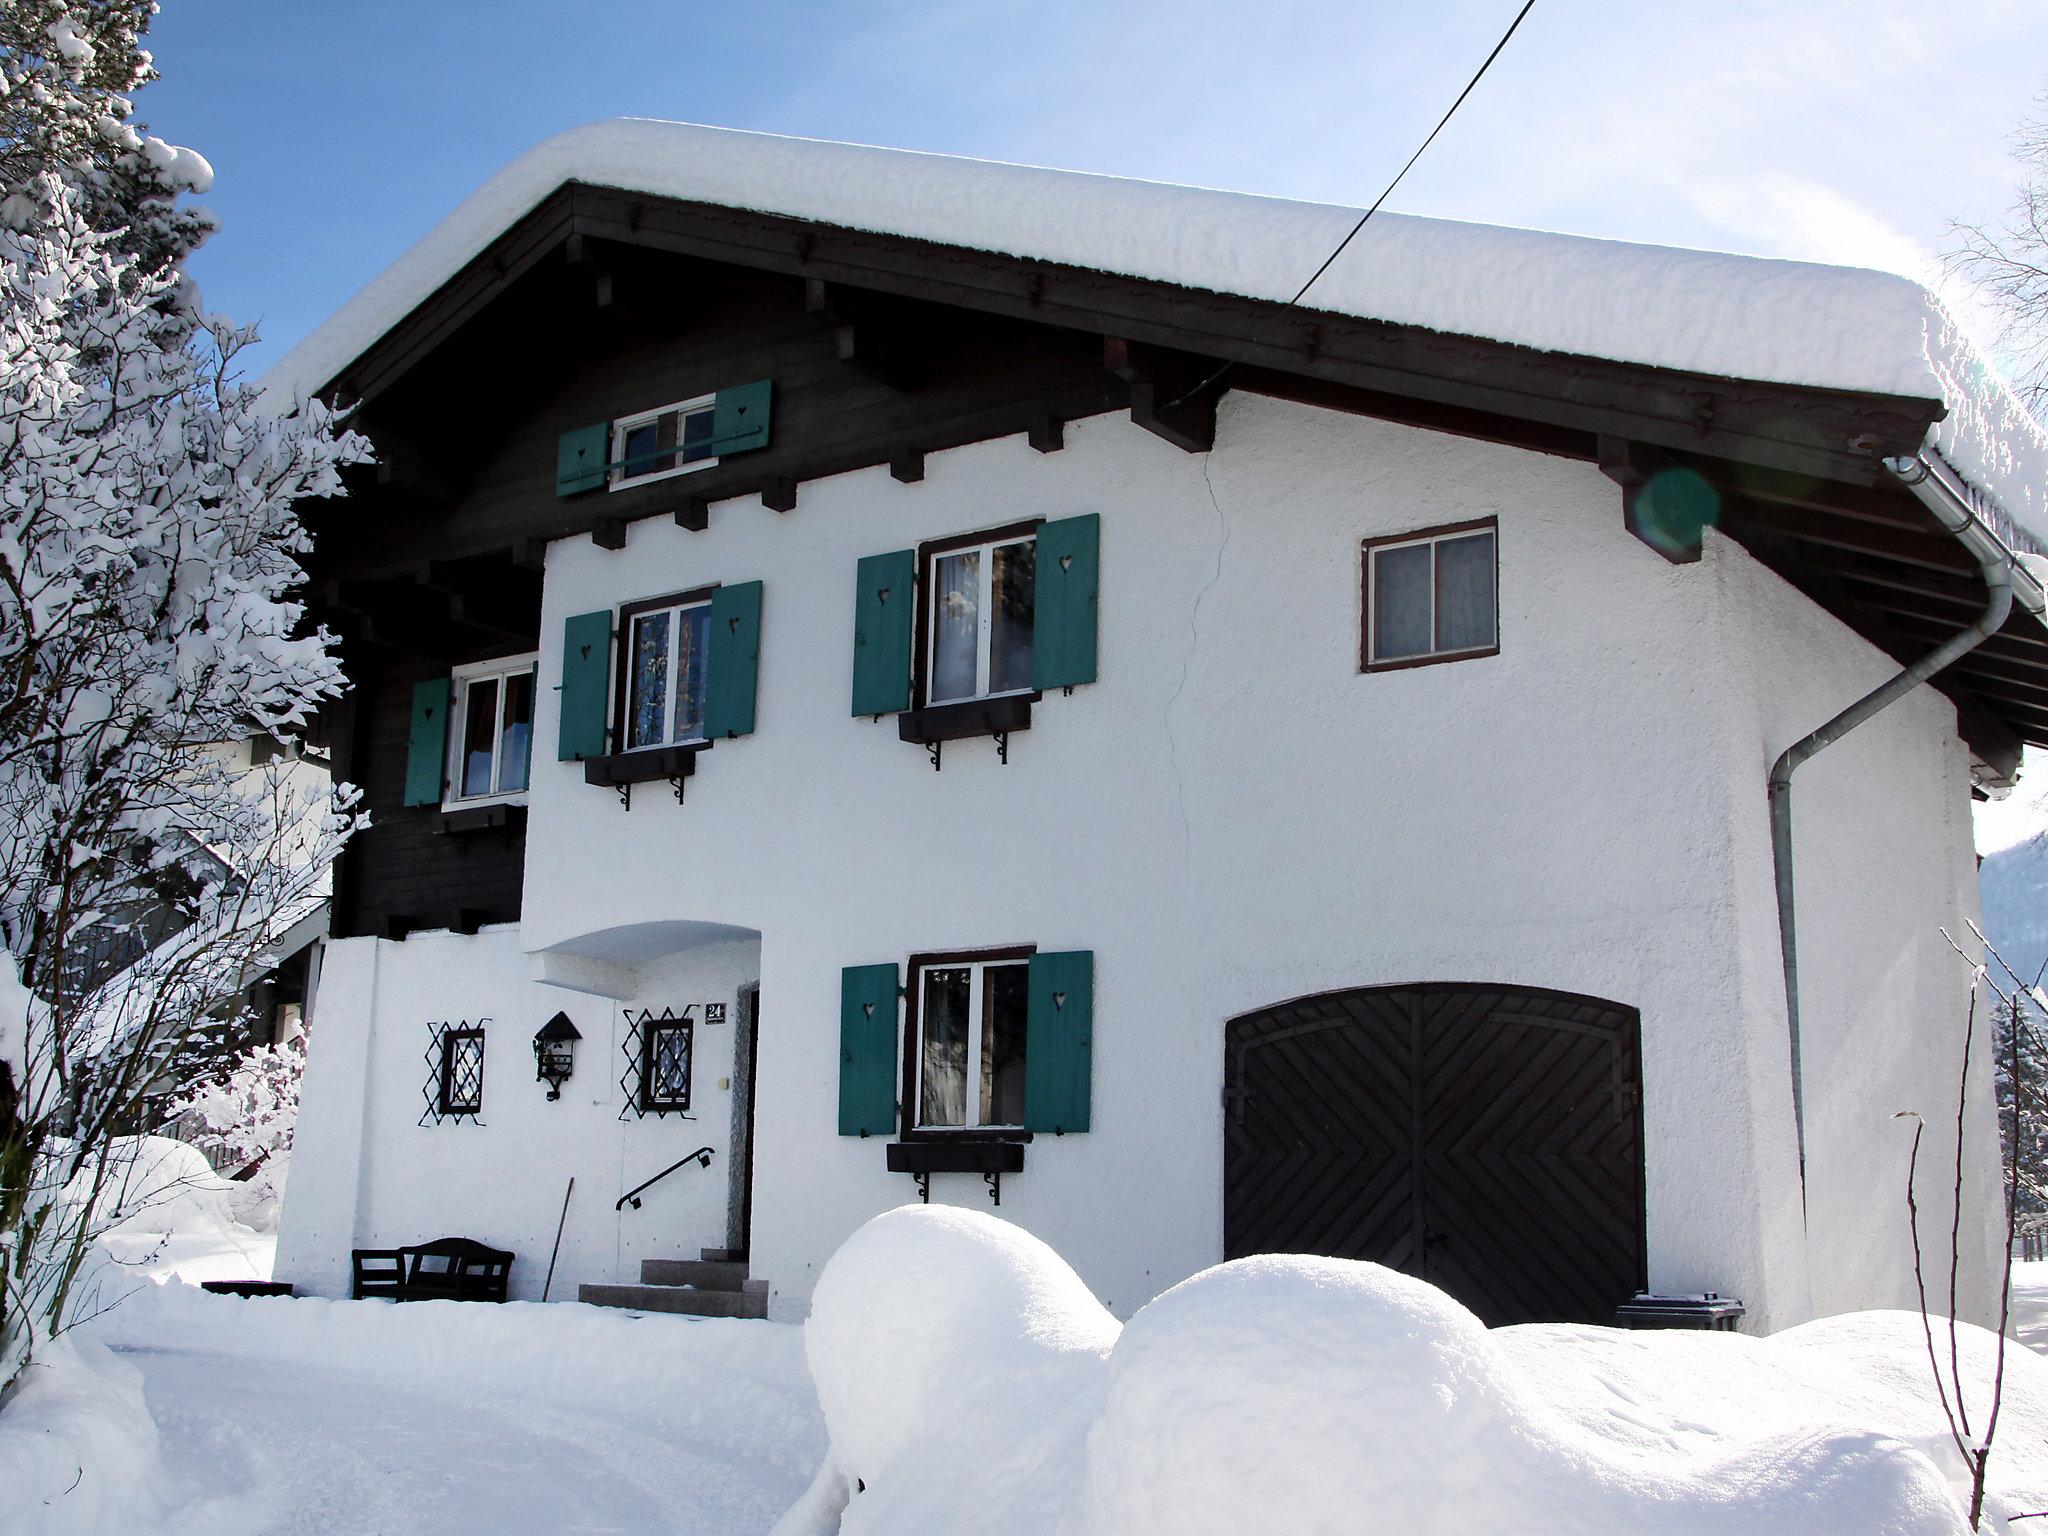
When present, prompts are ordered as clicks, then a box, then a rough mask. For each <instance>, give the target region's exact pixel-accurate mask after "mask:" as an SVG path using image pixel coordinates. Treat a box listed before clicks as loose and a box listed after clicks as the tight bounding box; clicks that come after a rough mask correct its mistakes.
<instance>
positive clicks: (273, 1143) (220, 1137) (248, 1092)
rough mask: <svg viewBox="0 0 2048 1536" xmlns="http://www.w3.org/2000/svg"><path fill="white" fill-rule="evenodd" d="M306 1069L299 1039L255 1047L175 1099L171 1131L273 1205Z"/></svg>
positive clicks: (281, 1189) (288, 1155)
mask: <svg viewBox="0 0 2048 1536" xmlns="http://www.w3.org/2000/svg"><path fill="white" fill-rule="evenodd" d="M305 1072H306V1050H305V1047H304V1046H303V1045H302V1044H300V1043H299V1042H297V1041H293V1042H292V1043H291V1044H289V1045H253V1046H251V1047H249V1049H248V1050H246V1051H244V1052H242V1054H241V1055H239V1056H237V1057H235V1058H234V1059H233V1061H232V1062H231V1063H230V1064H229V1065H228V1067H227V1070H225V1071H217V1072H215V1073H212V1074H209V1075H207V1076H205V1077H202V1078H201V1079H200V1080H199V1081H198V1082H197V1083H194V1084H192V1085H191V1086H190V1087H189V1088H187V1089H186V1090H185V1091H184V1092H183V1093H182V1094H180V1095H179V1096H178V1098H177V1099H176V1100H174V1101H173V1102H172V1104H171V1106H170V1108H169V1110H168V1111H167V1115H168V1120H169V1124H170V1126H171V1128H172V1134H174V1135H175V1136H177V1137H178V1139H179V1140H181V1141H189V1142H191V1143H193V1144H194V1145H196V1146H198V1147H199V1148H200V1149H201V1150H202V1151H204V1152H205V1153H206V1155H207V1158H208V1160H209V1161H210V1162H211V1163H212V1164H213V1166H214V1167H215V1168H218V1169H219V1170H221V1171H222V1172H223V1173H233V1174H235V1175H236V1176H237V1177H238V1178H242V1179H245V1180H246V1181H248V1182H249V1183H250V1184H251V1185H252V1186H253V1191H252V1192H253V1193H254V1194H255V1196H256V1197H257V1199H258V1201H259V1202H265V1203H267V1204H268V1205H270V1206H271V1207H272V1208H274V1207H275V1204H276V1202H277V1201H279V1200H281V1199H282V1198H283V1197H284V1185H285V1171H286V1168H287V1167H288V1166H289V1163H290V1159H291V1151H292V1132H293V1131H294V1130H296V1129H297V1128H298V1123H299V1084H300V1081H301V1080H302V1079H303V1078H304V1076H305ZM245 1219H246V1218H245Z"/></svg>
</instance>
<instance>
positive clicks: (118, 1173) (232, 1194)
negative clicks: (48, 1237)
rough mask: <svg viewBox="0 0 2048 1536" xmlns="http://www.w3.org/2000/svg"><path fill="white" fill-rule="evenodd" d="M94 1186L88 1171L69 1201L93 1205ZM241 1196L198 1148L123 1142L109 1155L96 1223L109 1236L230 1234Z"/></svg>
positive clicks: (161, 1141) (150, 1139)
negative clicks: (136, 1234)
mask: <svg viewBox="0 0 2048 1536" xmlns="http://www.w3.org/2000/svg"><path fill="white" fill-rule="evenodd" d="M92 1182H93V1181H92V1174H91V1170H90V1169H88V1170H87V1171H86V1172H84V1173H81V1174H80V1175H79V1176H78V1177H77V1178H76V1179H74V1180H72V1183H71V1187H70V1188H69V1189H68V1190H66V1192H65V1193H66V1196H67V1197H68V1198H70V1199H75V1200H80V1201H83V1200H87V1199H90V1198H91V1197H92ZM239 1194H240V1191H238V1190H237V1189H236V1188H235V1186H234V1185H233V1184H232V1183H230V1182H229V1181H228V1180H226V1179H224V1178H222V1177H221V1176H220V1175H219V1174H217V1173H215V1172H214V1171H213V1164H211V1163H209V1162H208V1161H207V1160H206V1154H205V1153H203V1152H201V1151H200V1150H199V1149H198V1148H197V1147H194V1146H190V1145H188V1144H186V1143H185V1142H182V1141H176V1140H174V1139H172V1138H171V1137H169V1136H120V1137H116V1138H115V1140H114V1145H113V1148H112V1150H111V1151H110V1152H109V1153H108V1155H107V1178H106V1182H105V1184H104V1185H103V1187H102V1188H101V1190H100V1194H99V1203H98V1209H97V1219H98V1221H99V1223H100V1224H101V1225H103V1227H104V1228H105V1230H106V1231H108V1232H185V1233H198V1232H204V1233H220V1232H229V1231H232V1230H234V1229H235V1226H236V1222H235V1202H236V1199H237V1197H238V1195H239Z"/></svg>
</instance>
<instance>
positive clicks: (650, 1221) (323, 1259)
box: [277, 926, 759, 1300]
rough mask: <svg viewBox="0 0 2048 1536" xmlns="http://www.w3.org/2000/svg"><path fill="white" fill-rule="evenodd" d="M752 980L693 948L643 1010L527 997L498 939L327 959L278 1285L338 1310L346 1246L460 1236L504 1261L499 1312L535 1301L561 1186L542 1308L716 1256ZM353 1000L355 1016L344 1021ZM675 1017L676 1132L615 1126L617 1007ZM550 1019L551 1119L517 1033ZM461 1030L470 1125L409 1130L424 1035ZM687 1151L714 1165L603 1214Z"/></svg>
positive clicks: (546, 990)
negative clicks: (559, 1057)
mask: <svg viewBox="0 0 2048 1536" xmlns="http://www.w3.org/2000/svg"><path fill="white" fill-rule="evenodd" d="M758 967H759V955H758V946H757V945H756V944H754V943H753V942H751V941H746V940H738V941H735V940H726V941H724V942H720V943H714V944H708V945H703V946H699V947H697V948H694V949H691V950H688V951H685V952H683V953H681V954H677V955H672V956H669V957H667V958H664V959H662V960H659V961H656V962H654V963H651V964H649V965H648V966H646V967H645V969H644V970H643V972H642V979H643V982H644V988H643V991H642V993H641V995H639V996H637V997H635V998H632V999H630V1000H629V1001H627V1002H625V1003H618V1002H614V1001H612V1000H610V999H606V998H598V997H592V996H589V995H586V994H577V993H573V992H567V991H563V990H562V989H560V988H557V987H549V986H541V985H537V984H535V983H532V982H530V981H528V980H527V961H526V957H525V956H524V955H523V954H522V953H521V952H520V948H519V930H518V929H517V928H516V927H513V926H506V927H498V928H487V929H485V930H484V931H483V932H481V933H479V934H477V935H475V936H473V937H464V936H463V935H460V934H453V933H445V932H432V933H421V934H415V935H413V936H412V937H411V938H408V939H407V940H406V941H405V942H404V943H402V944H397V943H391V942H388V941H385V940H382V939H344V940H342V941H340V942H339V943H337V944H335V945H334V946H332V948H331V949H330V952H329V958H328V968H327V976H326V978H325V980H327V981H334V980H335V978H337V977H339V978H341V979H340V980H339V981H338V982H336V984H335V986H334V988H333V989H332V990H329V989H328V988H327V987H326V986H325V985H324V984H323V989H322V992H321V995H320V999H319V1004H318V1014H317V1018H316V1020H315V1032H314V1039H315V1041H316V1045H315V1046H314V1049H313V1054H312V1056H311V1057H310V1058H309V1060H308V1062H307V1088H306V1101H307V1102H306V1107H305V1108H304V1109H302V1111H301V1127H300V1132H299V1137H300V1139H299V1144H298V1150H299V1151H303V1152H304V1154H305V1156H304V1158H303V1160H301V1159H300V1158H299V1157H298V1156H297V1155H296V1153H295V1155H294V1158H293V1164H292V1181H291V1186H290V1190H289V1205H290V1212H289V1215H288V1216H287V1218H286V1220H285V1222H284V1230H283V1232H282V1234H281V1235H280V1239H279V1244H278V1261H277V1271H278V1275H279V1277H280V1278H282V1279H287V1280H291V1281H293V1282H295V1283H296V1284H298V1285H299V1286H300V1287H301V1289H302V1290H306V1291H309V1292H312V1293H315V1294H320V1295H346V1294H347V1291H348V1281H349V1272H348V1250H349V1249H350V1248H355V1247H362V1248H380V1247H397V1246H400V1245H402V1244H406V1243H413V1242H420V1241H424V1240H427V1239H431V1238H436V1237H451V1236H459V1237H473V1238H476V1239H477V1240H478V1241H480V1242H486V1243H489V1244H491V1245H492V1246H494V1247H499V1248H509V1249H511V1250H512V1251H513V1252H514V1253H515V1254H517V1255H518V1257H517V1259H516V1260H515V1262H514V1264H513V1270H512V1296H513V1298H514V1299H515V1300H535V1299H538V1298H539V1296H540V1294H541V1287H542V1284H543V1282H544V1280H545V1278H546V1275H547V1265H548V1255H549V1251H550V1249H551V1247H552V1246H553V1243H554V1236H555V1225H556V1222H557V1220H558V1219H559V1218H560V1217H561V1214H562V1198H563V1193H564V1190H565V1187H566V1186H567V1184H568V1181H569V1179H570V1178H571V1177H572V1176H573V1177H574V1178H575V1180H576V1189H575V1193H574V1195H573V1196H572V1197H571V1199H570V1203H569V1211H568V1218H567V1221H566V1223H565V1224H564V1226H563V1232H562V1247H561V1256H560V1258H559V1260H558V1261H557V1262H556V1266H555V1276H554V1283H553V1286H552V1289H551V1290H550V1292H549V1294H550V1295H551V1296H552V1297H554V1298H555V1299H557V1300H563V1299H567V1300H573V1299H574V1298H575V1296H576V1287H577V1286H578V1285H579V1284H583V1283H588V1282H604V1281H612V1280H615V1279H627V1280H637V1279H638V1278H639V1265H640V1260H642V1259H644V1258H691V1259H694V1258H696V1257H697V1255H698V1253H699V1252H700V1251H701V1250H702V1249H705V1248H723V1247H724V1246H726V1236H727V1233H726V1212H727V1185H728V1179H727V1164H728V1160H729V1159H730V1158H731V1157H732V1156H734V1155H735V1151H734V1147H733V1138H732V1130H733V1079H734V1071H733V1061H734V1054H735V1046H736V1043H737V1038H738V1033H739V1031H741V1030H742V1029H743V1028H744V1023H745V1018H746V1013H745V1010H744V1009H743V1008H742V1007H741V997H740V994H741V991H742V989H743V988H745V987H747V986H749V985H751V984H752V983H753V982H754V980H755V979H756V977H757V976H758V974H759V969H758ZM365 995H373V996H374V998H375V1006H374V1008H373V1009H372V1008H364V1007H362V1006H360V1003H359V1001H358V1000H359V999H361V998H362V997H364V996H365ZM712 1002H719V1003H723V1004H724V1005H725V1010H726V1022H725V1023H723V1024H706V1023H704V1022H703V1020H704V1017H705V1009H704V1006H703V1005H704V1004H706V1003H712ZM686 1004H688V1005H694V1011H693V1012H692V1014H691V1017H692V1018H693V1019H695V1020H696V1021H697V1027H696V1030H695V1032H694V1048H695V1053H696V1062H695V1072H694V1074H693V1086H692V1096H691V1106H690V1112H689V1113H690V1117H691V1118H687V1119H685V1118H683V1117H681V1116H674V1115H667V1116H648V1117H646V1118H644V1119H642V1118H636V1117H634V1116H633V1115H631V1114H630V1113H629V1114H628V1115H627V1117H626V1118H625V1119H624V1120H621V1119H620V1118H619V1110H620V1107H621V1106H622V1105H623V1104H624V1103H625V1094H624V1092H623V1091H622V1090H621V1088H620V1086H619V1078H620V1075H621V1073H622V1072H624V1070H625V1067H626V1058H625V1055H624V1051H623V1042H624V1038H625V1033H626V1020H625V1012H626V1010H628V1009H632V1010H634V1011H638V1010H639V1009H641V1008H652V1009H653V1010H654V1011H655V1012H656V1013H657V1014H658V1013H659V1012H660V1011H661V1010H662V1009H663V1008H664V1007H667V1008H670V1009H672V1010H673V1011H674V1012H676V1013H677V1014H680V1013H682V1011H683V1008H684V1006H685V1005H686ZM557 1011H566V1012H567V1013H568V1015H569V1017H570V1018H571V1019H572V1020H574V1021H575V1024H576V1027H577V1028H578V1029H580V1030H581V1031H582V1032H583V1039H582V1040H581V1042H579V1044H578V1046H577V1056H576V1072H575V1075H574V1076H573V1077H572V1078H570V1080H569V1081H568V1082H567V1083H566V1084H564V1085H563V1089H562V1097H561V1098H560V1100H558V1101H553V1102H550V1101H549V1099H548V1097H547V1085H546V1084H544V1083H542V1082H539V1081H538V1080H537V1079H536V1076H535V1072H534V1058H533V1035H534V1032H535V1031H536V1030H538V1029H539V1028H540V1027H541V1026H542V1025H543V1024H545V1023H546V1022H547V1021H548V1020H549V1019H550V1018H552V1017H553V1016H554V1015H555V1013H556V1012H557ZM479 1017H483V1018H488V1019H489V1021H490V1022H489V1024H488V1026H487V1029H486V1040H485V1053H484V1096H483V1113H482V1114H481V1115H479V1116H478V1117H477V1118H476V1119H475V1120H473V1121H472V1120H461V1121H452V1120H451V1121H444V1122H439V1123H436V1122H434V1121H431V1120H430V1121H429V1122H428V1123H427V1124H425V1125H421V1124H419V1119H420V1114H421V1111H422V1110H423V1109H424V1108H425V1104H426V1101H425V1099H424V1098H423V1097H422V1092H421V1090H422V1088H423V1087H424V1086H425V1085H426V1083H427V1081H428V1072H429V1070H430V1069H429V1066H428V1063H427V1059H426V1052H427V1046H428V1039H429V1031H428V1025H429V1023H430V1022H450V1023H452V1022H455V1021H457V1020H468V1021H469V1022H471V1023H474V1022H475V1021H476V1020H477V1019H478V1018H479ZM359 1061H366V1062H367V1065H368V1070H367V1071H366V1072H365V1071H362V1070H360V1069H358V1068H357V1066H356V1063H357V1062H359ZM358 1127H359V1130H358V1129H357V1128H358ZM352 1131H355V1134H354V1135H353V1136H351V1132H352ZM699 1146H709V1147H711V1148H712V1149H713V1154H714V1156H713V1160H712V1163H711V1166H710V1167H709V1168H708V1169H706V1168H702V1167H698V1166H696V1165H694V1164H693V1165H691V1166H689V1167H686V1168H684V1169H682V1170H680V1171H678V1172H676V1173H674V1174H672V1175H670V1176H669V1177H668V1178H666V1179H664V1180H662V1181H661V1182H660V1183H659V1184H657V1185H655V1186H654V1188H652V1189H650V1190H648V1191H647V1192H646V1193H645V1194H644V1195H642V1196H641V1206H640V1208H639V1209H638V1210H635V1209H633V1208H632V1207H631V1206H628V1207H627V1208H626V1209H625V1210H623V1211H617V1210H614V1208H613V1207H614V1203H615V1202H616V1201H617V1200H618V1199H619V1197H620V1196H621V1195H623V1194H625V1193H626V1191H627V1190H629V1189H631V1188H632V1187H633V1186H635V1185H637V1184H639V1183H640V1182H641V1181H642V1180H644V1179H647V1178H650V1177H652V1176H653V1175H654V1174H657V1173H659V1172H660V1171H661V1170H662V1169H664V1168H666V1167H667V1166H668V1165H669V1164H671V1163H673V1162H675V1161H676V1159H678V1158H680V1157H683V1156H685V1155H686V1154H688V1153H689V1152H691V1151H692V1150H694V1149H695V1148H697V1147H699Z"/></svg>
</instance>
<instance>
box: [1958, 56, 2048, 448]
mask: <svg viewBox="0 0 2048 1536" xmlns="http://www.w3.org/2000/svg"><path fill="white" fill-rule="evenodd" d="M2041 107H2042V111H2041V113H2040V115H2037V116H2035V117H2032V118H2030V119H2028V120H2027V121H2025V122H2023V123H2022V124H2021V125H2020V126H2019V129H2018V130H2017V131H2016V132H2015V133H2014V135H2013V140H2012V144H2013V159H2014V160H2015V162H2017V164H2018V167H2019V184H2018V186H2017V188H2016V189H2015V190H2014V193H2013V201H2012V206H2011V207H2010V208H2008V209H2007V210H2006V214H2005V217H2004V218H2002V219H1999V220H1997V221H1994V222H1989V223H1985V222H1975V223H1971V222H1962V221H1958V222H1957V223H1955V224H1954V225H1952V226H1951V229H1950V233H1951V236H1952V239H1951V241H1950V246H1949V249H1948V252H1947V254H1946V257H1945V260H1946V262H1947V265H1948V269H1949V271H1951V272H1952V273H1956V274H1958V275H1960V276H1962V277H1964V278H1966V279H1968V280H1969V281H1970V282H1971V283H1973V284H1974V285H1975V286H1976V287H1977V288H1978V290H1979V291H1981V292H1982V293H1983V295H1984V297H1985V298H1986V299H1987V300H1989V301H1990V304H1991V307H1992V309H1993V310H1994V311H1995V312H1996V313H1997V314H1998V316H1999V318H2000V320H2001V321H2002V322H2003V331H2002V333H2001V335H2000V337H1999V345H2000V347H2001V349H2002V350H2003V351H2004V352H2005V353H2006V354H2007V355H2008V358H2009V368H2010V371H2011V374H2012V377H2013V381H2014V383H2015V385H2016V386H2017V387H2018V389H2019V391H2020V395H2021V398H2023V399H2024V400H2025V401H2026V402H2027V405H2028V408H2029V409H2031V410H2032V411H2033V412H2034V414H2035V415H2037V416H2039V415H2041V414H2042V408H2043V407H2044V406H2048V96H2044V97H2043V98H2042V100H2041Z"/></svg>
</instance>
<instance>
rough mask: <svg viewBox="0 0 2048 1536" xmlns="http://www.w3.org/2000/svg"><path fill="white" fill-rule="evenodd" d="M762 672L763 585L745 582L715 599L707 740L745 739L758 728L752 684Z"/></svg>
mask: <svg viewBox="0 0 2048 1536" xmlns="http://www.w3.org/2000/svg"><path fill="white" fill-rule="evenodd" d="M760 666H761V583H760V582H758V581H743V582H741V583H739V584H738V585H737V586H731V587H720V588H719V589H718V590H717V591H716V592H713V593H712V594H711V655H710V657H709V660H708V662H707V675H706V677H705V679H704V734H705V736H706V737H707V738H708V739H710V740H712V741H716V740H718V738H719V737H721V736H744V735H746V734H747V733H748V732H749V731H751V730H753V728H754V684H755V679H756V678H757V676H758V675H759V672H760Z"/></svg>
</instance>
